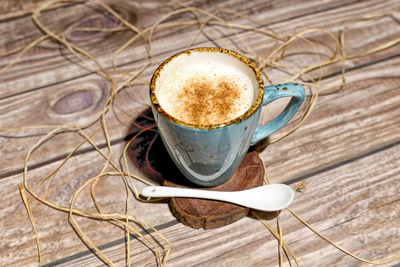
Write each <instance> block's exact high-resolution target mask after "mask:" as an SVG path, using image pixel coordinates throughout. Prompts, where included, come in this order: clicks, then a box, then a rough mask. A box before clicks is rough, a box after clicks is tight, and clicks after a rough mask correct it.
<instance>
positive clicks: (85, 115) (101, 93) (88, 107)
mask: <svg viewBox="0 0 400 267" xmlns="http://www.w3.org/2000/svg"><path fill="white" fill-rule="evenodd" d="M330 12H331V11H330ZM333 15H336V13H333ZM318 17H321V15H318ZM344 17H345V19H348V17H346V16H344ZM304 19H305V18H304ZM308 19H310V18H308ZM319 19H321V18H319ZM345 19H343V20H345ZM298 20H299V19H298ZM325 21H329V20H326V18H325ZM287 23H289V22H284V23H282V24H280V26H279V27H278V28H279V29H285V28H286V27H287V26H288V24H287ZM321 23H322V22H321ZM298 25H300V20H299V21H297V22H296V23H295V26H298ZM396 25H397V24H396V22H395V21H393V20H391V19H385V20H381V21H379V23H377V27H378V28H379V29H381V30H382V32H384V29H385V28H388V29H392V28H394V29H398V27H395V26H396ZM319 26H321V25H319ZM335 27H336V26H335ZM371 32H373V28H371V27H370V26H369V25H367V26H366V27H361V28H356V29H354V30H349V34H348V35H349V36H357V39H361V40H364V39H367V40H368V41H366V42H362V45H361V47H362V48H363V49H368V48H369V47H373V46H378V45H381V44H382V42H384V41H388V40H390V39H393V38H396V36H397V37H399V36H400V31H398V30H396V31H392V30H390V31H388V35H387V36H385V37H382V38H379V39H378V40H375V39H371V38H369V37H368V36H369V35H370V33H371ZM242 35H243V36H242V37H243V38H244V39H245V40H248V42H249V44H250V46H252V47H255V48H256V49H260V51H257V52H259V53H260V55H262V53H263V52H262V51H263V49H265V46H264V45H263V44H264V40H262V39H260V38H256V37H257V36H256V35H254V34H252V33H244V34H242ZM326 37H327V36H326V35H325V41H326V42H330V41H329V40H327V39H326ZM319 38H321V36H320V37H319ZM322 40H323V39H322ZM350 41H351V43H356V42H357V40H356V39H352V40H348V42H350ZM371 42H372V43H371ZM206 44H208V45H209V44H211V43H206ZM294 47H297V49H298V50H299V51H303V50H304V49H306V48H305V47H306V44H305V43H299V44H298V46H294ZM347 52H352V51H347ZM396 53H398V51H397V47H393V48H392V49H389V50H386V51H384V52H382V53H380V54H377V55H372V56H370V57H364V58H361V59H356V60H354V61H349V62H348V66H349V67H351V68H357V66H362V65H363V64H366V62H369V61H370V60H375V61H376V60H382V59H384V58H387V57H391V56H393V55H396ZM166 56H167V55H165V54H162V55H160V56H157V57H155V58H154V60H153V62H154V63H153V64H152V65H151V66H150V67H148V68H147V69H146V70H145V72H144V73H143V75H142V76H143V77H145V78H146V79H150V77H151V74H152V72H153V70H154V69H155V68H156V66H157V64H159V63H160V62H161V61H162V60H164V59H165V57H166ZM308 58H309V57H304V56H303V57H302V58H299V64H303V63H310V62H307V61H308ZM145 63H146V62H145V61H139V62H136V63H134V64H130V65H128V66H126V68H128V69H129V71H131V72H133V73H135V72H136V71H138V70H140V69H141V68H142V67H143V66H144V64H145ZM394 67H396V66H394ZM339 70H340V66H339V65H335V66H332V67H330V68H329V69H326V70H325V71H326V74H328V75H330V73H334V72H338V71H339ZM268 74H269V75H270V76H271V77H273V78H274V80H276V81H282V80H283V79H284V78H285V77H287V76H286V75H285V74H283V73H277V72H274V71H272V72H269V73H268ZM375 76H376V75H375ZM336 81H337V82H339V80H336ZM108 86H109V83H108V82H107V81H104V80H103V79H102V78H99V76H98V75H89V76H85V77H82V78H79V79H75V80H72V81H68V82H64V83H60V84H56V85H53V86H50V87H47V88H42V89H40V90H38V91H33V92H30V93H26V94H23V95H17V96H15V97H10V98H6V99H3V100H0V107H1V110H0V117H2V120H1V124H0V125H1V126H3V127H6V126H15V125H25V126H28V125H41V124H64V123H81V122H82V123H83V122H85V121H89V120H90V119H91V118H93V117H94V116H95V115H96V114H98V113H99V112H100V111H101V108H102V106H103V105H104V101H105V100H104V99H105V97H106V96H107V90H109V88H108ZM138 99H139V101H140V102H145V103H146V102H147V101H148V100H147V87H146V86H145V85H141V86H133V87H131V88H128V89H126V90H125V91H124V92H122V93H121V94H120V95H119V96H118V98H117V100H116V106H117V107H119V108H120V109H122V110H124V112H125V113H127V114H129V116H126V115H124V114H122V113H121V112H120V111H119V110H118V109H115V113H116V114H117V115H118V118H119V119H120V120H116V119H115V118H112V117H111V116H112V114H111V115H110V117H109V118H110V119H109V126H110V128H112V129H113V131H111V132H110V135H111V139H112V140H113V141H114V142H116V141H118V140H119V141H120V140H122V139H123V137H124V136H125V134H126V132H125V131H126V129H127V125H128V123H129V121H130V120H131V118H134V117H135V116H136V115H137V114H138V113H139V112H140V111H141V110H143V109H144V108H145V106H143V105H141V103H138ZM32 103H33V104H32ZM67 107H68V108H67ZM32 109H34V110H35V112H32ZM278 110H279V106H277V107H274V106H273V107H272V109H271V113H272V114H274V112H276V111H278ZM22 114H25V115H22ZM38 114H39V115H38ZM11 115H13V116H11ZM16 116H17V120H16V119H15V117H16ZM121 121H122V123H125V124H126V125H125V126H124V125H122V124H121ZM32 133H33V132H32V131H27V132H24V135H26V134H32ZM13 134H14V133H13ZM13 134H11V135H13ZM7 135H10V134H7ZM14 135H17V136H18V135H21V133H15V134H14ZM38 139H39V137H32V138H25V139H8V138H4V139H2V138H0V147H2V149H3V151H9V149H7V147H14V148H17V149H15V150H14V151H9V152H8V153H7V159H8V161H7V162H4V163H0V176H5V175H9V174H12V173H15V172H17V171H18V170H21V169H22V165H21V164H22V162H21V158H22V157H23V156H24V154H25V153H26V151H27V149H28V147H29V144H33V143H34V142H35V140H38ZM55 140H56V139H55ZM95 140H102V139H101V137H100V136H99V138H98V139H95ZM78 141H80V140H76V138H74V135H71V136H69V137H68V138H63V139H60V138H59V141H55V142H52V144H56V145H53V147H52V148H50V147H49V148H48V149H45V150H44V151H47V153H46V152H43V153H42V155H41V157H40V158H38V159H35V158H34V159H33V161H32V164H40V162H48V161H49V160H51V159H52V158H58V157H61V155H64V154H65V150H66V149H68V148H70V147H71V144H74V143H77V142H78ZM10 152H11V153H10ZM1 164H6V165H3V166H4V167H5V166H7V169H5V168H4V167H3V168H1V167H2V165H1Z"/></svg>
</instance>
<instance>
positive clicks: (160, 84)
mask: <svg viewBox="0 0 400 267" xmlns="http://www.w3.org/2000/svg"><path fill="white" fill-rule="evenodd" d="M204 75H207V76H208V78H210V79H212V78H213V77H215V76H218V75H225V77H232V79H236V78H237V76H240V80H241V81H242V82H243V84H245V87H246V88H247V89H250V90H248V91H246V92H247V93H248V95H247V98H246V99H247V100H248V101H249V103H248V104H247V106H245V107H244V110H242V111H241V112H240V113H238V114H236V115H234V116H233V117H231V118H229V117H228V118H225V120H223V121H218V120H217V121H215V120H214V117H215V116H217V115H215V116H214V115H213V114H214V113H212V112H214V111H213V110H212V111H211V113H212V115H211V116H210V120H209V122H210V123H207V120H205V119H203V118H198V117H199V116H196V115H193V114H192V118H193V120H192V121H190V120H187V119H182V118H184V117H181V116H180V115H181V114H179V112H182V113H184V112H189V111H190V110H191V109H192V107H191V106H188V107H184V106H183V107H181V106H179V105H177V104H176V103H168V102H165V101H170V99H169V98H168V97H166V96H165V94H166V92H167V93H170V91H168V90H174V89H173V88H175V87H182V86H185V84H187V83H188V82H189V80H190V79H192V77H195V78H196V79H198V77H203V76H204ZM235 77H236V78H235ZM208 78H207V79H208ZM174 86H175V87H174ZM171 88H172V89H171ZM285 88H286V87H285ZM175 89H176V88H175ZM189 89H190V88H189ZM274 89H275V88H274ZM281 91H282V92H283V90H281ZM176 94H179V92H178V91H177V92H173V93H172V96H173V95H176ZM200 96H201V95H200ZM218 96H219V97H224V95H223V94H222V95H221V94H219V95H218ZM186 97H189V98H190V97H192V96H191V95H190V94H186ZM193 97H195V96H194V95H193ZM196 97H198V96H196ZM201 97H203V96H201ZM204 97H208V96H207V95H204ZM263 97H264V84H263V80H262V77H261V74H260V73H259V71H258V70H257V68H256V67H255V65H254V64H253V63H252V62H251V61H249V60H248V59H247V58H246V57H244V56H242V55H240V54H238V53H236V52H233V51H230V50H227V49H222V48H195V49H190V50H187V51H183V52H180V53H178V54H176V55H174V56H172V57H170V58H168V59H167V60H165V61H164V62H163V63H162V64H161V65H160V66H159V67H158V68H157V70H156V71H155V73H154V75H153V77H152V79H151V83H150V98H151V103H152V111H153V115H154V118H155V121H156V123H157V127H158V130H159V133H160V136H161V139H162V140H163V143H164V145H165V147H166V149H167V151H168V153H169V155H170V156H171V158H172V160H173V161H174V163H175V164H176V166H177V167H178V168H179V170H180V171H181V172H182V174H183V175H184V176H185V177H186V178H187V179H188V180H189V181H191V182H192V183H195V184H197V185H200V186H216V185H219V184H221V183H223V182H225V181H226V180H228V179H229V178H230V177H231V176H232V175H233V173H234V172H235V170H236V169H237V168H238V166H239V165H240V163H241V162H242V160H243V158H244V156H245V155H246V153H247V151H248V149H249V146H250V145H251V143H252V142H253V143H254V142H256V141H259V140H256V139H255V135H254V133H255V131H256V128H257V124H258V120H259V117H260V112H261V106H262V104H263ZM303 99H304V96H303ZM225 100H226V99H225ZM225 100H224V101H225ZM247 100H244V101H247ZM240 101H243V100H240ZM160 102H161V104H160ZM264 102H265V101H264ZM301 102H302V101H301ZM301 102H300V104H301ZM163 103H167V104H163ZM224 103H225V104H224V105H226V106H228V105H236V104H237V103H236V104H235V101H234V100H231V99H229V100H227V101H225V102H224ZM239 104H240V103H239ZM292 104H293V103H292ZM292 104H290V103H289V105H292ZM289 105H288V106H289ZM239 106H240V105H239ZM242 108H243V107H242ZM287 109H288V108H287ZM297 109H298V107H297ZM297 109H296V110H297ZM167 110H170V111H169V112H167ZM171 110H173V112H171ZM294 112H295V111H294ZM173 114H175V115H173ZM199 114H202V113H199ZM292 115H293V114H292ZM292 115H291V116H292ZM291 116H287V114H286V116H285V117H282V118H279V116H278V118H276V119H275V120H277V119H279V121H282V119H283V120H286V119H287V120H289V119H290V117H291ZM287 117H288V118H287ZM280 124H282V125H284V124H285V123H282V122H280ZM263 127H265V126H263ZM263 127H261V128H263ZM274 128H277V127H274ZM257 131H258V129H257ZM258 135H259V134H258ZM256 136H257V133H256ZM265 137H266V136H265ZM258 139H259V138H258Z"/></svg>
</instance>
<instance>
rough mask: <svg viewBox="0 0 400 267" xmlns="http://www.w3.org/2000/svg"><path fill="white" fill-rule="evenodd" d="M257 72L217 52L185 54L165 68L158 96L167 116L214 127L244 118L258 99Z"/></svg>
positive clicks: (157, 86)
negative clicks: (240, 117)
mask: <svg viewBox="0 0 400 267" xmlns="http://www.w3.org/2000/svg"><path fill="white" fill-rule="evenodd" d="M257 90H258V83H257V81H256V79H255V75H254V72H253V71H252V69H250V68H249V67H248V66H247V65H246V64H245V63H243V62H242V61H240V60H239V59H237V58H235V57H233V56H230V55H227V54H223V53H215V52H192V53H190V54H181V55H179V56H178V57H176V58H174V59H173V60H172V61H170V62H169V63H168V64H166V65H164V67H163V69H162V71H161V72H160V76H159V77H158V79H157V81H156V86H155V94H156V97H157V99H158V102H159V104H160V105H161V107H162V108H163V109H164V111H165V112H167V113H168V114H170V115H171V116H172V117H174V118H177V119H179V120H181V121H183V122H185V123H188V124H194V125H213V124H220V123H224V122H227V121H230V120H232V119H234V118H237V117H239V116H241V115H242V114H244V113H245V112H246V111H247V110H248V109H249V108H250V107H251V105H252V103H253V101H254V98H255V96H256V95H257V93H255V92H257Z"/></svg>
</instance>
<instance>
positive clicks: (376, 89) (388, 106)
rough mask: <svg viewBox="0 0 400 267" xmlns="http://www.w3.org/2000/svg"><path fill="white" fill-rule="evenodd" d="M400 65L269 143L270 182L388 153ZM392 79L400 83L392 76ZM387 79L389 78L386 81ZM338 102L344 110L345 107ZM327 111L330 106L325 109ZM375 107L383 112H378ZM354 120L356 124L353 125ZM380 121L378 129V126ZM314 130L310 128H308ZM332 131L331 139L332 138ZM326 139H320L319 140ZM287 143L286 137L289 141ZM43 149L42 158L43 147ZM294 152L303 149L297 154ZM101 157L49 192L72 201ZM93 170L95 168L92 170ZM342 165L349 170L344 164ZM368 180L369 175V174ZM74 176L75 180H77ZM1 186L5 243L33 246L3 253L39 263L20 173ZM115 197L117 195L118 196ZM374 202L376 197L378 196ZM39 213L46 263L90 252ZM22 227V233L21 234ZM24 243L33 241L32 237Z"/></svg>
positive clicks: (67, 172)
mask: <svg viewBox="0 0 400 267" xmlns="http://www.w3.org/2000/svg"><path fill="white" fill-rule="evenodd" d="M397 64H398V59H397V58H396V59H392V60H389V61H387V62H385V63H381V64H380V65H377V66H374V65H373V66H369V67H366V68H361V69H359V70H357V71H354V72H351V73H349V82H350V84H351V85H352V86H351V87H350V88H351V89H350V88H347V89H346V90H343V91H342V92H341V93H340V94H337V95H336V97H335V95H333V96H331V98H330V99H329V100H328V99H327V98H328V97H324V98H322V99H321V101H320V102H318V104H317V107H316V112H314V113H313V116H312V117H310V119H309V120H308V121H307V123H306V124H305V125H304V126H303V127H301V128H300V129H299V130H298V131H296V132H295V133H294V134H293V135H291V136H289V137H288V138H286V139H285V142H279V143H276V144H273V145H271V146H269V147H268V149H267V150H266V151H264V152H263V153H262V156H263V161H264V163H265V165H266V167H267V171H268V173H269V176H270V178H271V181H272V182H278V181H287V182H290V181H291V180H293V179H294V180H298V179H307V178H308V177H309V176H311V175H312V172H313V171H314V170H319V171H320V173H321V174H317V175H316V176H317V177H318V175H323V174H324V173H325V172H326V171H324V169H325V170H329V169H330V168H333V167H335V166H341V165H343V164H344V163H345V162H346V161H351V160H353V159H354V158H357V157H359V158H361V159H362V158H363V157H365V156H366V155H375V154H374V153H376V151H379V150H383V151H386V147H387V146H390V144H391V143H396V142H398V140H397V138H398V135H396V134H394V133H396V131H397V132H398V125H399V123H398V122H397V121H396V120H398V118H399V116H397V117H396V116H394V117H393V114H394V115H396V113H397V112H398V110H399V107H398V105H397V104H396V103H399V102H398V100H397V99H398V97H399V91H398V90H397V89H396V88H397V87H394V88H393V86H396V85H397V83H396V78H386V79H380V78H378V77H380V76H382V75H383V73H386V72H388V70H385V67H384V66H388V67H387V68H389V69H392V68H393V66H398V65H397ZM374 73H375V76H376V77H375V79H373V80H372V81H371V82H369V83H370V84H371V85H369V86H367V85H368V84H367V85H365V84H364V86H363V85H362V83H360V85H361V86H360V87H357V86H356V85H357V84H358V83H356V82H353V83H351V82H352V81H358V80H359V79H363V78H364V77H370V79H372V78H373V77H374ZM353 75H354V76H353ZM393 79H395V80H394V81H393ZM382 80H383V81H386V82H383V81H382ZM387 80H390V81H391V82H387ZM393 83H394V84H393ZM374 84H378V86H373V85H374ZM357 92H358V93H359V94H361V95H365V96H364V97H367V96H368V95H376V96H379V97H377V98H376V99H375V101H369V102H365V103H364V102H362V103H364V105H367V106H366V107H362V106H361V107H360V109H361V110H358V111H355V112H352V109H354V106H355V105H354V101H355V100H354V94H356V93H357ZM366 92H368V93H366ZM383 92H384V93H383ZM339 96H340V97H339ZM324 99H325V101H324ZM358 102H360V101H358ZM339 107H341V108H340V109H339ZM324 109H326V110H327V111H324ZM377 110H378V111H379V112H376V111H377ZM357 112H358V115H357ZM347 113H350V114H349V115H348V116H353V118H352V119H353V120H351V119H350V118H349V119H348V120H350V121H348V122H346V121H347V120H345V119H343V118H342V117H343V116H345V115H346V114H347ZM356 115H357V116H356ZM314 116H315V117H314ZM352 121H353V122H354V123H352ZM324 125H328V126H329V127H325V126H324ZM379 125H380V127H378V126H379ZM377 127H378V128H377ZM302 129H304V131H305V132H302V131H303V130H302ZM378 129H379V130H378ZM306 130H307V131H306ZM311 130H312V132H309V131H311ZM358 131H361V133H358ZM341 132H344V135H343V136H342V137H341V136H340V135H339V133H341ZM354 134H357V135H354ZM377 134H378V135H379V138H376V137H377V136H378V135H377ZM303 135H306V136H303ZM331 135H332V137H330V136H331ZM60 136H62V135H60ZM307 136H312V138H307ZM320 136H321V139H319V137H320ZM352 136H354V137H352ZM360 136H362V138H360ZM328 137H329V138H328ZM350 137H352V138H350ZM324 138H327V139H326V140H328V141H329V140H330V139H332V142H331V144H329V145H327V146H325V145H326V144H325V143H324V141H323V140H325V139H324ZM338 138H343V139H340V140H341V141H340V142H339V143H335V142H334V140H337V139H338ZM286 140H288V141H287V142H286ZM357 140H358V141H357ZM325 142H327V141H325ZM122 145H123V143H119V144H117V145H115V146H113V155H115V156H114V158H116V157H118V155H120V153H121V149H122ZM331 146H332V148H331ZM385 146H386V147H385ZM310 147H311V149H310ZM38 152H39V155H40V154H41V152H40V151H38ZM294 152H296V153H299V154H297V155H295V156H293V153H294ZM343 160H344V161H343ZM374 161H375V162H376V163H377V164H379V166H380V165H382V166H383V167H385V166H386V161H381V157H376V158H374ZM58 162H59V161H58ZM58 162H54V163H51V164H46V165H45V166H43V167H39V168H37V169H35V170H32V171H31V172H30V177H32V178H31V180H30V181H31V183H32V184H35V183H37V182H38V181H39V180H40V179H41V178H42V177H44V176H45V175H46V174H47V173H48V172H49V171H50V170H52V169H54V168H55V166H56V164H57V163H58ZM103 162H104V161H103V159H102V158H100V157H99V155H98V154H97V153H96V152H89V153H83V154H80V155H78V156H76V157H74V158H73V159H72V161H71V162H70V163H69V164H68V165H67V166H66V167H65V168H63V169H62V170H61V173H60V178H57V181H58V182H56V183H55V184H54V186H55V187H54V188H59V189H58V190H60V191H52V192H49V195H48V196H49V197H50V198H51V199H53V198H54V200H57V201H58V199H60V200H61V202H60V203H64V204H68V201H70V199H71V193H72V192H74V191H75V190H76V189H77V188H78V186H79V184H82V183H83V182H84V181H85V180H86V179H88V178H90V177H91V176H93V175H95V174H96V172H98V171H99V170H100V168H101V167H102V164H103ZM304 162H307V164H304ZM394 162H395V159H394ZM88 170H90V172H89V171H88ZM344 170H350V169H348V168H345V167H344ZM310 172H311V173H310ZM328 177H329V176H328ZM368 177H369V176H368V175H367V176H366V178H368ZM332 179H333V178H332ZM72 181H75V182H76V183H77V184H75V185H74V184H72V183H71V182H72ZM105 181H108V182H109V181H113V183H112V184H113V186H109V185H108V183H104V184H102V183H100V184H99V185H98V190H99V193H98V196H99V197H104V198H105V199H104V201H105V203H106V204H104V205H105V207H107V210H108V209H109V210H110V211H113V212H115V211H120V212H123V199H124V197H123V195H121V194H119V193H118V194H113V193H112V191H113V192H118V191H119V192H121V190H123V187H122V182H121V183H119V185H116V184H115V182H116V181H114V180H112V179H110V180H108V179H107V180H105ZM0 183H1V188H4V189H3V191H2V192H4V194H3V197H4V199H6V201H2V202H1V205H2V208H1V209H0V211H1V212H0V214H1V218H2V219H1V220H0V222H1V223H2V224H3V225H2V229H5V232H6V233H7V234H6V238H7V240H9V241H7V242H5V243H4V246H5V247H4V248H7V247H9V248H13V250H17V251H18V250H19V249H22V248H23V247H29V248H30V249H29V250H27V252H26V253H27V254H21V255H20V256H18V257H17V256H15V255H14V253H11V254H8V255H9V256H7V254H3V255H2V257H4V258H5V261H7V262H8V261H10V260H11V259H13V260H17V261H22V259H25V260H26V262H32V261H34V260H35V249H34V237H33V234H32V231H31V228H30V226H29V223H28V221H27V217H26V213H25V210H24V209H23V206H22V203H21V201H20V197H19V194H18V190H17V185H18V184H19V183H21V175H20V174H17V175H14V176H10V177H8V178H5V179H2V180H1V181H0ZM110 190H111V192H110ZM96 191H97V190H96ZM117 196H118V197H119V200H117V199H116V197H117ZM370 201H373V197H372V196H371V200H370ZM80 203H82V205H83V206H82V207H88V206H90V205H89V203H90V201H89V200H88V199H85V200H82V202H80ZM107 203H113V205H111V206H107ZM108 207H109V208H108ZM132 207H135V209H134V210H132V214H141V215H142V216H143V214H146V215H144V216H145V218H146V219H147V220H149V221H150V222H151V223H154V224H155V225H157V224H162V223H165V222H168V221H173V220H174V219H173V218H172V216H171V214H170V213H169V211H168V208H167V205H166V204H163V205H154V207H153V206H152V207H151V209H149V208H148V206H146V205H139V204H135V205H134V206H132ZM294 207H295V206H294ZM17 211H18V212H17ZM33 212H34V214H35V216H37V217H38V218H40V219H38V220H37V222H36V223H37V224H38V225H39V234H40V236H41V238H42V247H43V249H45V250H44V259H45V262H49V261H52V260H56V259H59V258H62V257H65V256H67V255H70V254H73V253H76V252H78V251H85V246H83V245H82V244H81V243H80V241H79V239H78V238H77V237H76V236H75V234H74V232H73V231H71V230H70V228H69V226H68V224H67V222H66V219H67V217H66V215H65V214H60V213H54V212H51V211H49V210H48V209H46V208H44V207H43V206H42V205H38V204H35V206H34V208H33ZM10 213H13V214H15V216H16V217H20V218H25V219H24V220H21V221H19V223H18V225H17V224H15V220H14V219H13V218H12V217H8V214H10ZM333 217H335V216H333ZM48 218H52V220H48ZM56 218H60V219H56ZM309 218H310V217H309ZM340 218H342V217H340ZM328 221H329V220H328ZM82 223H83V225H84V229H85V231H88V232H89V233H90V236H91V237H92V236H93V238H94V241H95V242H96V243H99V244H106V243H107V242H112V241H113V240H115V239H116V237H115V235H110V234H104V235H96V234H94V233H96V232H97V230H98V229H97V228H98V224H97V223H95V222H90V221H89V222H88V221H86V220H83V222H82ZM239 223H240V222H239ZM244 225H245V224H244ZM50 229H51V230H50ZM59 229H62V231H66V232H65V233H62V232H59V234H55V233H54V232H53V231H56V232H58V231H60V230H59ZM103 229H104V231H105V232H106V233H110V232H112V231H116V230H115V229H114V230H112V227H111V226H110V227H106V226H103ZM251 229H253V228H251ZM249 231H251V230H249ZM263 231H264V230H263ZM21 232H22V233H24V234H21ZM177 234H178V233H177ZM207 234H209V233H207ZM22 235H24V236H25V238H22V237H21V236H22ZM59 235H61V236H63V237H62V238H61V237H60V238H55V236H59ZM171 235H174V234H171ZM120 238H122V236H120ZM221 238H222V237H221ZM17 239H18V240H19V241H18V242H17V243H15V241H13V240H17ZM25 240H30V241H29V242H28V241H25ZM9 242H12V243H9ZM243 242H244V241H243ZM259 242H263V241H259ZM260 245H261V244H260ZM271 246H272V245H271ZM54 250H56V251H57V254H56V255H54V254H53V253H54ZM0 251H3V252H4V253H10V252H9V250H8V249H0ZM28 252H29V253H28ZM146 255H147V254H146ZM91 257H93V255H91ZM143 257H144V259H148V258H149V257H151V256H149V257H147V256H143ZM24 262H25V261H24Z"/></svg>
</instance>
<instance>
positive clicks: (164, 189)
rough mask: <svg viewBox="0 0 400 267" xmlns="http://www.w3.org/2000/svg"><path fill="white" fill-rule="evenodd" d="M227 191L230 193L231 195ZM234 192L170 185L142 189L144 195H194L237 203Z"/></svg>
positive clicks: (195, 196) (194, 196)
mask: <svg viewBox="0 0 400 267" xmlns="http://www.w3.org/2000/svg"><path fill="white" fill-rule="evenodd" d="M226 193H229V194H230V197H229V196H228V194H226ZM232 193H234V192H223V191H211V190H200V189H186V188H177V187H168V186H147V187H145V188H143V191H142V195H143V196H145V197H192V198H204V199H213V200H222V201H228V202H231V203H235V201H233V200H232Z"/></svg>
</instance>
